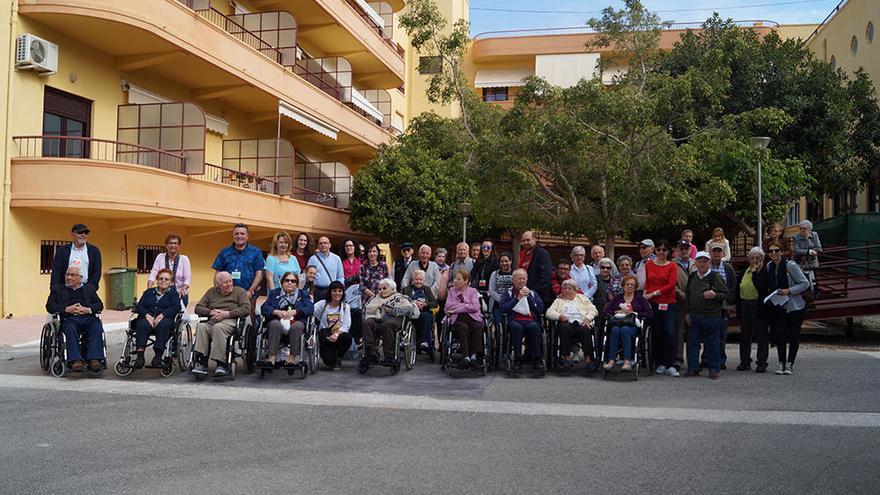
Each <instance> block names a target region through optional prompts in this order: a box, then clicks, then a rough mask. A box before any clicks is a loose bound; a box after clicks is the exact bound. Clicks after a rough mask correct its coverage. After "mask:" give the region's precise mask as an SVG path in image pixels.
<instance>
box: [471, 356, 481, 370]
mask: <svg viewBox="0 0 880 495" xmlns="http://www.w3.org/2000/svg"><path fill="white" fill-rule="evenodd" d="M481 369H483V360H482V359H480V358H476V359H472V360H471V370H473V371H480V370H481Z"/></svg>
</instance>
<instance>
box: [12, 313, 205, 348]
mask: <svg viewBox="0 0 880 495" xmlns="http://www.w3.org/2000/svg"><path fill="white" fill-rule="evenodd" d="M187 316H188V317H189V322H190V324H192V325H196V324H198V323H199V317H198V316H196V315H194V314H189V315H187ZM127 328H128V322H127V321H119V322H116V323H108V324H106V325H104V336H105V338H106V339H107V344H108V345H109V344H115V343H121V342H122V340H123V339H118V342H117V338H116V337H117V335H118V334H119V333H120V332H119V331H120V330H126V329H127ZM193 330H195V329H193ZM39 346H40V341H39V340H31V341H29V342H22V343H19V344H12V345H10V346H7V347H11V348H13V349H21V348H25V347H39Z"/></svg>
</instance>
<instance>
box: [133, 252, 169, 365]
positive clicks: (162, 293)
mask: <svg viewBox="0 0 880 495" xmlns="http://www.w3.org/2000/svg"><path fill="white" fill-rule="evenodd" d="M135 312H136V313H137V319H136V320H135V323H134V326H135V329H136V332H137V334H136V335H137V336H136V346H137V347H136V349H135V352H136V353H137V357H135V360H134V363H133V364H132V367H133V368H135V369H140V368H143V367H144V363H145V359H144V351H146V347H147V340H148V339H149V338H150V335H155V336H156V340H155V342H154V343H153V352H154V354H153V359H152V360H151V361H150V367H151V368H160V367H162V366H163V365H164V364H165V363H163V361H162V356H163V355H164V354H165V346H166V344H167V343H168V339H169V337H171V332H172V331H173V330H174V317H175V316H177V314H178V313H179V312H180V296H179V295H178V294H177V290H175V289H174V273H173V272H172V271H171V270H169V269H167V268H163V269H162V270H159V271H158V272H157V273H156V286H155V287H153V288H151V289H147V290H146V291H144V293H143V295H141V298H140V300H139V301H138V304H137V307H136V308H135Z"/></svg>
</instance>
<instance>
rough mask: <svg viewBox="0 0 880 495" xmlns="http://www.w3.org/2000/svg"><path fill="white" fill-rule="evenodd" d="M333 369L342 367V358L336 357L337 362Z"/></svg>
mask: <svg viewBox="0 0 880 495" xmlns="http://www.w3.org/2000/svg"><path fill="white" fill-rule="evenodd" d="M333 369H334V370H341V369H342V360H341V359H339V358H337V359H336V362H335V363H333Z"/></svg>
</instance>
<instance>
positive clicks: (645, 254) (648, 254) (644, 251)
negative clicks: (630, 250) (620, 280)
mask: <svg viewBox="0 0 880 495" xmlns="http://www.w3.org/2000/svg"><path fill="white" fill-rule="evenodd" d="M639 255H640V256H641V257H642V259H640V260H639V261H637V262H636V266H634V267H633V272H634V273H635V274H636V275H637V276H638V277H639V280H641V277H642V275H641V273H640V272H641V271H642V269H644V267H645V263H647V262H648V261H651V260H652V259H654V258H655V256H654V241H652V240H651V239H642V242H640V243H639Z"/></svg>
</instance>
